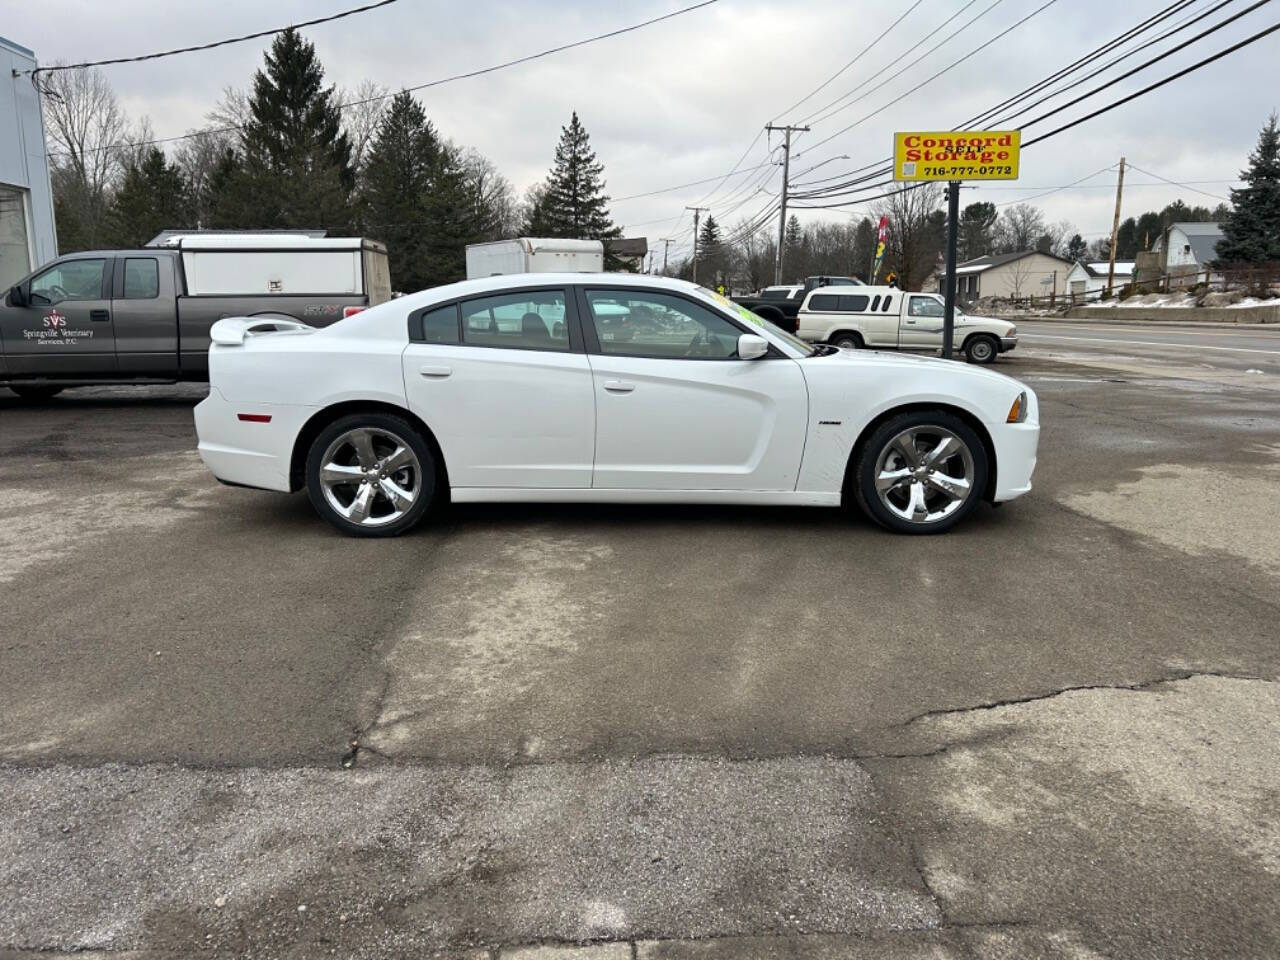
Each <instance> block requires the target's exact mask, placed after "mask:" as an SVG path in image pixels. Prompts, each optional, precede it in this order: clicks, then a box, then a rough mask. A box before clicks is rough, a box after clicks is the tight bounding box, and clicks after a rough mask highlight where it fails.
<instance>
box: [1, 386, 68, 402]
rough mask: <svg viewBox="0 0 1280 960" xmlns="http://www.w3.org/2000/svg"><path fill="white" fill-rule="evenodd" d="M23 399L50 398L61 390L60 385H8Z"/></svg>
mask: <svg viewBox="0 0 1280 960" xmlns="http://www.w3.org/2000/svg"><path fill="white" fill-rule="evenodd" d="M9 389H10V390H12V391H13V392H14V393H16V394H17V395H18V396H20V397H21V398H22V399H23V400H50V399H52V398H53V397H56V396H57V395H58V394H60V393H61V392H62V387H36V386H29V387H21V386H19V387H10V388H9Z"/></svg>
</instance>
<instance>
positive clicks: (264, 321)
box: [209, 317, 316, 347]
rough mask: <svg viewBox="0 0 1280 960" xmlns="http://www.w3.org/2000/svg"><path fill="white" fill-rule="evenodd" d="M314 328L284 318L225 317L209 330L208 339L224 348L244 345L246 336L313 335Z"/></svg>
mask: <svg viewBox="0 0 1280 960" xmlns="http://www.w3.org/2000/svg"><path fill="white" fill-rule="evenodd" d="M315 329H316V328H315V327H312V326H308V325H307V324H305V323H302V322H300V321H298V320H288V319H286V318H284V317H227V318H225V319H223V320H219V321H218V322H217V323H215V324H214V325H213V326H212V327H210V328H209V339H210V340H212V341H213V342H214V343H217V344H220V345H222V346H224V347H239V346H243V345H244V338H245V337H247V336H258V335H261V334H264V333H314V332H315Z"/></svg>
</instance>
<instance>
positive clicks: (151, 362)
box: [0, 237, 391, 399]
mask: <svg viewBox="0 0 1280 960" xmlns="http://www.w3.org/2000/svg"><path fill="white" fill-rule="evenodd" d="M390 295H391V290H390V282H389V278H388V276H387V259H386V248H385V247H383V246H382V245H381V244H378V243H373V242H371V241H368V240H361V239H359V238H356V239H339V238H333V239H316V240H305V241H298V240H297V239H296V238H292V239H282V238H270V239H262V240H256V239H255V240H254V241H253V242H252V243H248V244H246V243H245V242H243V241H241V242H236V241H235V240H234V239H233V238H226V237H218V238H200V239H193V238H184V239H183V240H182V241H180V242H179V245H178V246H176V247H173V248H148V249H143V250H95V251H91V252H85V253H75V254H70V255H68V256H64V257H60V258H59V259H57V260H55V261H53V262H52V263H50V264H47V265H45V266H43V267H41V268H40V269H39V270H37V271H36V272H34V273H33V274H31V275H30V276H28V277H25V278H24V279H22V280H21V281H19V282H18V283H16V284H14V285H13V286H12V287H10V288H9V290H8V292H7V293H6V294H5V296H4V302H3V305H2V306H0V385H3V386H7V387H8V388H9V389H11V390H13V391H14V392H15V393H17V394H18V395H19V396H22V397H26V398H29V399H45V398H48V397H52V396H53V395H54V394H56V393H58V392H60V391H61V390H63V389H64V388H66V387H70V386H84V385H87V384H104V383H174V382H177V381H184V380H194V381H200V380H206V379H208V370H209V360H208V353H209V328H210V327H211V326H213V324H214V323H215V322H216V321H218V320H220V319H222V318H224V317H244V316H249V317H255V316H259V317H280V318H282V319H290V320H301V321H302V322H304V323H307V324H310V325H312V326H325V325H327V324H330V323H333V322H334V321H335V320H341V319H342V318H343V317H344V316H347V315H350V314H351V313H353V312H355V311H357V310H360V309H363V308H364V307H367V306H372V305H374V304H376V303H380V302H382V301H384V300H387V299H389V297H390Z"/></svg>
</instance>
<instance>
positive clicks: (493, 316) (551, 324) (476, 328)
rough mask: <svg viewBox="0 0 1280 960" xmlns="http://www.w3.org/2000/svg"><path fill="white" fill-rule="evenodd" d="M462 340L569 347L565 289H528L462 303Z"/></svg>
mask: <svg viewBox="0 0 1280 960" xmlns="http://www.w3.org/2000/svg"><path fill="white" fill-rule="evenodd" d="M462 342H463V343H466V344H471V345H473V346H477V347H506V348H508V349H515V350H568V349H569V331H568V327H567V326H566V325H565V300H564V292H563V291H560V290H528V291H525V292H523V293H508V294H504V295H502V296H498V297H484V298H482V299H479V300H468V301H466V302H465V303H463V304H462Z"/></svg>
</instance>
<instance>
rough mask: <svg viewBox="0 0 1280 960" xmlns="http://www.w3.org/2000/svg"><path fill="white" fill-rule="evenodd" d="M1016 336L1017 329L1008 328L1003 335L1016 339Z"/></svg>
mask: <svg viewBox="0 0 1280 960" xmlns="http://www.w3.org/2000/svg"><path fill="white" fill-rule="evenodd" d="M1017 335H1018V328H1017V327H1010V328H1009V332H1008V333H1006V334H1005V336H1006V337H1016V336H1017Z"/></svg>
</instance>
